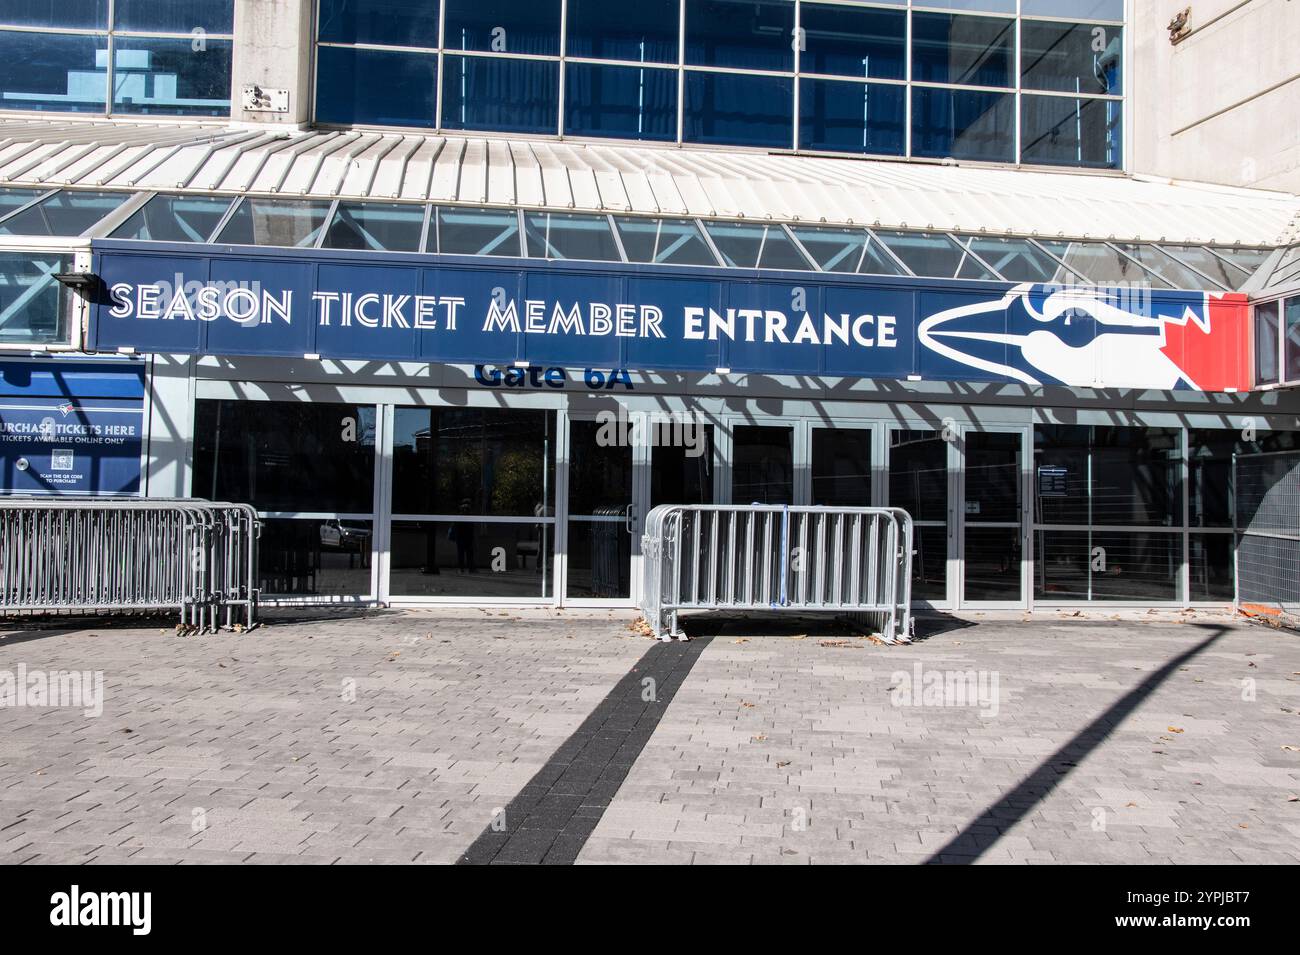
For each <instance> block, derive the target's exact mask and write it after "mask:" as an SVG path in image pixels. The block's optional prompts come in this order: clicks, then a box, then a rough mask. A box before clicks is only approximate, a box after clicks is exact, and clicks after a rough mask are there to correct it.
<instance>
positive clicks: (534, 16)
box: [442, 0, 560, 55]
mask: <svg viewBox="0 0 1300 955" xmlns="http://www.w3.org/2000/svg"><path fill="white" fill-rule="evenodd" d="M446 3H447V13H446V16H447V26H446V29H445V30H444V32H443V41H442V42H443V44H444V45H445V46H446V48H447V49H449V50H483V51H486V52H491V53H546V54H550V55H558V54H559V52H560V0H487V2H485V0H446Z"/></svg>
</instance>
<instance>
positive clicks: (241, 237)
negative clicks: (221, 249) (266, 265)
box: [217, 196, 330, 249]
mask: <svg viewBox="0 0 1300 955" xmlns="http://www.w3.org/2000/svg"><path fill="white" fill-rule="evenodd" d="M329 208H330V202H329V200H328V199H259V198H254V197H252V196H249V197H247V198H245V199H243V200H241V201H240V203H239V205H238V206H236V207H235V211H234V212H233V213H232V214H231V216H230V218H229V219H227V220H226V224H225V225H224V226H222V228H221V234H220V235H219V236H217V241H218V242H222V243H226V242H230V243H234V244H236V245H283V246H296V247H298V248H300V249H309V248H311V247H312V246H314V245H315V244H316V237H317V236H318V235H320V230H321V228H322V227H324V225H325V215H326V213H328V212H329Z"/></svg>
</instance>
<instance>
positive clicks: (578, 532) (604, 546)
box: [564, 415, 640, 603]
mask: <svg viewBox="0 0 1300 955" xmlns="http://www.w3.org/2000/svg"><path fill="white" fill-rule="evenodd" d="M624 422H626V423H624ZM634 437H635V432H634V428H633V425H632V422H631V421H630V419H628V418H626V417H625V416H624V415H617V416H615V415H609V416H601V417H576V416H570V418H569V454H568V463H569V475H568V483H569V495H568V505H569V507H568V520H567V524H566V529H567V532H568V534H567V536H568V542H567V570H566V574H565V577H566V582H565V591H564V593H565V597H566V602H568V603H575V602H585V601H596V600H599V601H611V600H613V601H619V602H624V603H625V602H627V601H628V600H630V599H631V597H632V555H633V551H634V550H636V551H639V550H640V547H639V546H638V544H639V542H638V541H637V539H636V535H637V534H638V533H639V530H638V520H637V516H638V515H637V511H638V509H637V508H636V507H635V506H634V504H635V500H634V495H633V478H634V475H635V471H636V469H635V464H636V441H635V440H634Z"/></svg>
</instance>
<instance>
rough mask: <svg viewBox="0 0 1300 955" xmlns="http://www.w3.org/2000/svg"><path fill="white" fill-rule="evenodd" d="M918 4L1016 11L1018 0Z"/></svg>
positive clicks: (950, 0)
mask: <svg viewBox="0 0 1300 955" xmlns="http://www.w3.org/2000/svg"><path fill="white" fill-rule="evenodd" d="M1058 2H1062V0H1058ZM1064 2H1070V0H1064ZM1121 2H1123V0H1121ZM917 6H924V7H943V8H944V9H946V10H970V11H973V12H975V13H1015V12H1016V0H917ZM1062 15H1063V16H1065V15H1067V14H1062Z"/></svg>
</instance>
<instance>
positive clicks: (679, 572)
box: [641, 504, 912, 643]
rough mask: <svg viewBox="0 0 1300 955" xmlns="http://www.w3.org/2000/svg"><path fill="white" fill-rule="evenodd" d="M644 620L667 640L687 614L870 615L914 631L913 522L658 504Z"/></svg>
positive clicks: (895, 514)
mask: <svg viewBox="0 0 1300 955" xmlns="http://www.w3.org/2000/svg"><path fill="white" fill-rule="evenodd" d="M641 556H642V568H643V572H644V580H643V581H642V583H643V586H642V589H641V594H642V596H641V611H642V613H643V614H644V615H645V619H646V621H647V622H648V623H649V624H650V626H651V628H652V629H653V630H654V634H655V636H656V637H658V638H659V639H661V640H668V639H671V638H672V637H678V638H682V636H683V635H682V633H681V630H680V629H679V627H678V621H677V615H678V612H679V611H681V610H756V611H799V612H812V611H818V612H834V613H838V614H843V615H846V616H851V617H855V618H857V617H859V615H866V616H868V617H870V618H871V619H870V623H871V625H872V626H876V627H878V629H879V631H880V634H881V637H882V639H884V640H885V641H886V642H888V643H895V642H905V641H907V640H908V639H909V638H910V636H911V632H912V624H911V618H912V614H911V600H912V518H911V515H909V514H908V513H907V512H906V511H904V510H902V509H901V508H896V507H795V506H785V505H780V504H775V505H770V504H750V505H716V504H692V505H684V506H683V505H672V504H661V505H659V506H658V507H655V508H653V509H652V510H651V511H650V513H649V514H647V515H646V525H645V536H644V537H643V538H642V540H641Z"/></svg>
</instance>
